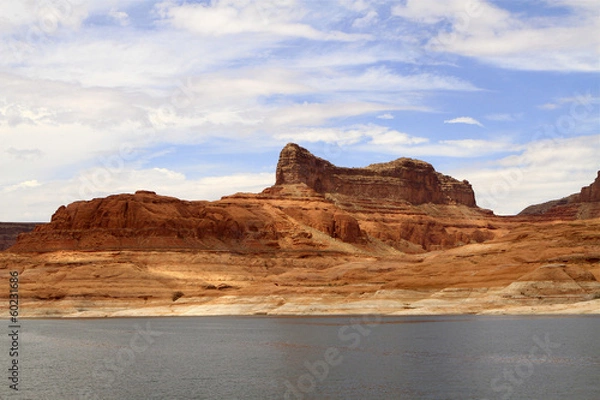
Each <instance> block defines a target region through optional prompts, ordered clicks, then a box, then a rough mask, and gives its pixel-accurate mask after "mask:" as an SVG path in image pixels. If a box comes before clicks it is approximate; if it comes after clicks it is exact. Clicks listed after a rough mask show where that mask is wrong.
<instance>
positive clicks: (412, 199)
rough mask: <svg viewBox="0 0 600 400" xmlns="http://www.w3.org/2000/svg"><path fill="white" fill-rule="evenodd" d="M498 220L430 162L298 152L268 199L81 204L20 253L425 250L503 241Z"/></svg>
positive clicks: (31, 237)
mask: <svg viewBox="0 0 600 400" xmlns="http://www.w3.org/2000/svg"><path fill="white" fill-rule="evenodd" d="M489 216H490V214H489V212H486V211H485V210H481V209H479V208H478V207H477V206H476V205H475V197H474V194H473V190H472V188H471V185H469V183H468V182H466V181H463V182H460V181H458V180H456V179H454V178H451V177H449V176H446V175H442V174H440V173H438V172H436V171H435V170H434V169H433V167H432V166H431V165H430V164H427V163H425V162H423V161H418V160H412V159H406V158H401V159H398V160H396V161H392V162H389V163H383V164H374V165H370V166H368V167H366V168H340V167H336V166H334V165H333V164H331V163H329V162H328V161H325V160H323V159H320V158H318V157H315V156H314V155H312V154H311V153H310V152H308V150H306V149H304V148H302V147H300V146H298V145H295V144H288V145H287V146H285V148H284V149H283V150H282V152H281V156H280V158H279V163H278V166H277V181H276V184H275V185H274V186H272V187H270V188H267V189H265V190H264V191H263V192H262V193H260V194H237V195H233V196H228V197H224V198H222V199H221V200H219V201H214V202H207V201H182V200H179V199H176V198H173V197H165V196H159V195H157V194H156V193H154V192H149V191H138V192H136V193H135V194H121V195H113V196H109V197H106V198H100V199H93V200H90V201H78V202H75V203H72V204H70V205H68V206H61V207H60V208H59V209H58V210H57V211H56V213H55V214H54V215H53V216H52V220H51V222H50V223H49V224H47V225H43V226H38V227H37V228H36V229H35V230H34V231H33V232H31V233H29V234H24V235H21V236H20V237H19V239H18V241H17V243H16V245H15V246H13V248H12V250H13V251H54V250H113V249H115V250H118V249H146V250H152V249H203V250H229V251H273V250H319V251H321V250H329V251H343V252H347V251H367V252H378V251H382V250H384V251H391V252H394V251H397V250H401V251H405V252H422V251H427V250H433V249H441V248H448V247H454V246H457V245H461V244H467V243H471V242H482V241H485V240H488V239H490V238H492V237H494V233H493V230H494V228H493V227H490V226H489V221H488V220H487V218H488V217H489ZM347 244H348V245H351V246H353V247H352V250H350V248H349V247H347V246H346V245H347Z"/></svg>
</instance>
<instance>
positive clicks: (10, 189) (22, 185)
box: [2, 179, 41, 193]
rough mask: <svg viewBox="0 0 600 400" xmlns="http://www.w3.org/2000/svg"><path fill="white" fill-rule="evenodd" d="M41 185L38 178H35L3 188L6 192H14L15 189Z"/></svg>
mask: <svg viewBox="0 0 600 400" xmlns="http://www.w3.org/2000/svg"><path fill="white" fill-rule="evenodd" d="M40 185H41V183H39V182H38V181H37V180H35V179H33V180H30V181H24V182H21V183H17V184H16V185H11V186H6V187H4V189H2V190H3V191H4V192H5V193H6V192H14V191H15V190H19V189H28V188H34V187H37V186H40Z"/></svg>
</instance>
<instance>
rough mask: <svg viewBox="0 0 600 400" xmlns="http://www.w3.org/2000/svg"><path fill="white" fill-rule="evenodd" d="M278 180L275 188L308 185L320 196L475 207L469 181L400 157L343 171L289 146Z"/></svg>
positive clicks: (284, 152) (280, 158)
mask: <svg viewBox="0 0 600 400" xmlns="http://www.w3.org/2000/svg"><path fill="white" fill-rule="evenodd" d="M276 177H277V178H276V183H275V184H276V185H290V184H306V185H307V186H308V187H309V188H311V189H313V190H314V191H316V192H318V193H321V194H325V193H330V194H338V195H344V196H347V197H350V198H356V199H372V200H377V199H380V200H392V201H406V202H408V203H411V204H415V205H418V204H425V203H433V204H463V205H466V206H468V207H475V206H476V204H475V194H474V192H473V188H472V187H471V185H470V184H469V182H467V181H459V180H456V179H454V178H452V177H450V176H447V175H443V174H441V173H439V172H436V171H435V169H434V168H433V166H431V164H428V163H426V162H424V161H420V160H414V159H410V158H399V159H397V160H394V161H390V162H387V163H380V164H372V165H369V166H367V167H365V168H343V167H337V166H335V165H333V164H332V163H330V162H329V161H326V160H323V159H322V158H319V157H316V156H314V155H313V154H311V153H310V152H309V151H308V150H306V149H305V148H303V147H300V146H298V145H297V144H294V143H290V144H288V145H286V146H285V147H284V148H283V150H282V151H281V155H280V156H279V163H278V164H277V174H276Z"/></svg>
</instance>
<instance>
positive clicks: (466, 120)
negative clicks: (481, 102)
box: [444, 117, 483, 127]
mask: <svg viewBox="0 0 600 400" xmlns="http://www.w3.org/2000/svg"><path fill="white" fill-rule="evenodd" d="M444 123H445V124H467V125H477V126H481V127H483V124H482V123H481V122H479V121H477V120H476V119H475V118H472V117H457V118H453V119H447V120H445V121H444Z"/></svg>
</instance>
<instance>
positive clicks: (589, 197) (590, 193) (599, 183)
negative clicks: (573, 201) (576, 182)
mask: <svg viewBox="0 0 600 400" xmlns="http://www.w3.org/2000/svg"><path fill="white" fill-rule="evenodd" d="M579 201H580V202H582V203H596V202H600V171H598V176H596V180H595V181H594V182H593V183H592V184H591V185H589V186H586V187H583V188H581V192H580V194H579Z"/></svg>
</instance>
